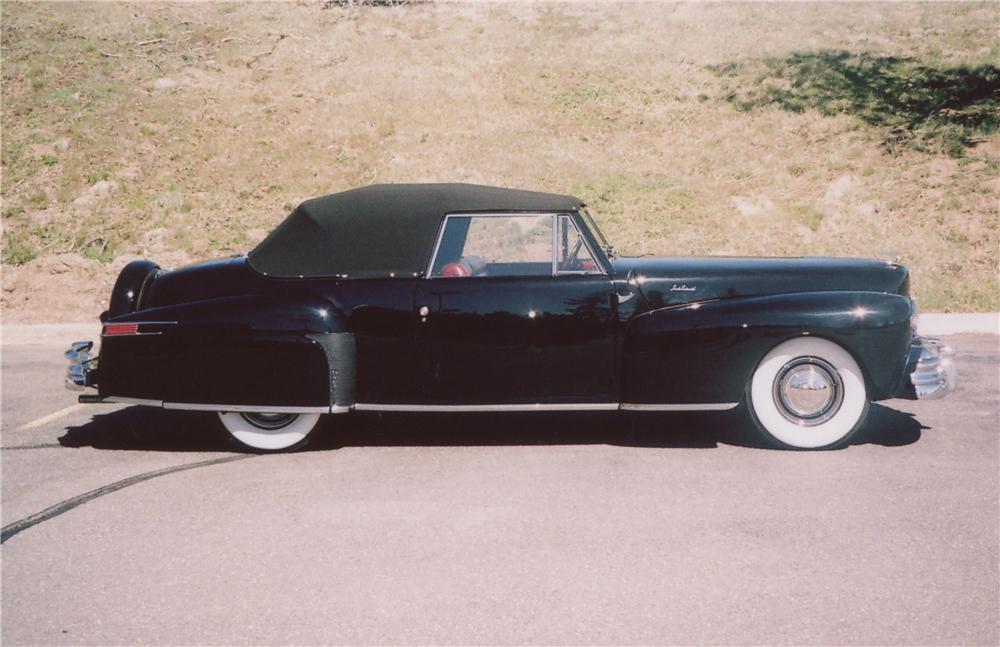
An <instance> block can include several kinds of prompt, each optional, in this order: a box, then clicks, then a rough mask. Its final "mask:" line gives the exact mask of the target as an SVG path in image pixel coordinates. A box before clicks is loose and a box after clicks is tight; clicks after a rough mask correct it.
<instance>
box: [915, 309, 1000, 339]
mask: <svg viewBox="0 0 1000 647" xmlns="http://www.w3.org/2000/svg"><path fill="white" fill-rule="evenodd" d="M917 332H919V333H920V334H921V335H959V334H987V335H1000V313H998V312H974V313H969V314H950V313H949V314H942V313H936V312H928V313H926V314H924V313H921V314H920V323H918V324H917Z"/></svg>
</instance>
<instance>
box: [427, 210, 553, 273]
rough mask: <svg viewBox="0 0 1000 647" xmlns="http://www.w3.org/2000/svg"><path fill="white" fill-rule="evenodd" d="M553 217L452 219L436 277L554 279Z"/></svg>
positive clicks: (442, 243)
mask: <svg viewBox="0 0 1000 647" xmlns="http://www.w3.org/2000/svg"><path fill="white" fill-rule="evenodd" d="M552 227H553V216H551V215H530V216H513V215H512V216H507V215H488V216H487V215H484V216H449V217H448V219H447V221H446V224H445V228H444V231H443V232H441V240H440V242H439V243H438V249H437V255H436V256H435V258H434V266H433V268H432V271H431V276H432V277H464V276H551V275H552Z"/></svg>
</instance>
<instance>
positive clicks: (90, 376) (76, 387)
mask: <svg viewBox="0 0 1000 647" xmlns="http://www.w3.org/2000/svg"><path fill="white" fill-rule="evenodd" d="M93 348H94V342H92V341H75V342H73V344H72V345H71V346H70V347H69V350H67V351H66V353H65V357H66V359H68V360H69V368H68V369H66V382H65V386H66V388H67V389H69V390H70V391H82V390H83V389H85V388H87V387H88V386H97V355H94V354H92V353H91V351H92V350H93Z"/></svg>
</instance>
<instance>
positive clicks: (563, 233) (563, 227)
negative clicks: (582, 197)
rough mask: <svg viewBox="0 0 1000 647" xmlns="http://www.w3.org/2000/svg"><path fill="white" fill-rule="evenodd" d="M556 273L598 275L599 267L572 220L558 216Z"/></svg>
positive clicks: (564, 216)
mask: <svg viewBox="0 0 1000 647" xmlns="http://www.w3.org/2000/svg"><path fill="white" fill-rule="evenodd" d="M556 272H557V273H558V274H600V273H601V268H600V265H598V264H597V262H596V261H595V260H594V256H593V254H591V252H590V248H589V247H588V246H587V243H586V242H584V238H583V235H582V234H581V233H580V230H579V229H577V227H576V223H575V222H573V219H572V218H570V217H569V216H566V215H560V216H559V225H558V229H557V231H556Z"/></svg>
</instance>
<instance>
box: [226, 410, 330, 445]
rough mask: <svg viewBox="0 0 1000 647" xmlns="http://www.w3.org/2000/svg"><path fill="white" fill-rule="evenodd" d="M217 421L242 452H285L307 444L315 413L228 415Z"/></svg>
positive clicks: (317, 417) (317, 415)
mask: <svg viewBox="0 0 1000 647" xmlns="http://www.w3.org/2000/svg"><path fill="white" fill-rule="evenodd" d="M219 420H221V421H222V426H223V427H225V428H226V431H228V432H229V437H230V439H231V440H232V441H233V442H234V443H235V444H236V445H237V446H238V447H240V448H241V449H245V450H250V451H254V452H285V451H292V450H295V449H299V448H300V447H303V446H305V444H306V443H307V442H309V436H310V434H311V433H312V431H313V429H314V428H315V427H316V423H317V422H319V414H318V413H298V414H296V413H229V412H224V411H220V412H219Z"/></svg>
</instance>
